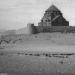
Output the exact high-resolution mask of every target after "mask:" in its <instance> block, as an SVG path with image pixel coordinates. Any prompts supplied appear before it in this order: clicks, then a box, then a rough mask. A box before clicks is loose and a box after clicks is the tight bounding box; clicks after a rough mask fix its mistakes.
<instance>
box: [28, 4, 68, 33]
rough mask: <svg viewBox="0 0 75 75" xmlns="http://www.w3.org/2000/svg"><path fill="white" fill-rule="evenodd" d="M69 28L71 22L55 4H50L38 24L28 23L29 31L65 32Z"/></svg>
mask: <svg viewBox="0 0 75 75" xmlns="http://www.w3.org/2000/svg"><path fill="white" fill-rule="evenodd" d="M66 28H69V22H68V21H67V20H66V19H65V18H64V17H63V14H62V13H61V11H60V10H59V9H58V8H57V7H56V6H55V5H52V6H50V7H49V8H48V9H47V10H46V11H45V13H44V16H43V17H42V19H41V21H40V22H39V23H38V26H34V24H28V25H27V29H28V33H30V34H34V33H41V32H61V31H62V32H64V30H66Z"/></svg>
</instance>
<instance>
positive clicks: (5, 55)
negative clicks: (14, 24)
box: [0, 33, 75, 75]
mask: <svg viewBox="0 0 75 75" xmlns="http://www.w3.org/2000/svg"><path fill="white" fill-rule="evenodd" d="M17 39H22V40H19V41H16V42H15V43H13V41H14V40H17ZM14 40H12V41H11V42H10V43H9V44H5V43H3V44H1V45H0V73H5V74H7V75H53V74H54V75H74V74H75V45H74V44H75V34H59V33H56V34H54V33H53V34H38V35H31V36H30V37H29V36H28V37H27V38H26V36H25V37H24V36H23V37H22V36H20V37H18V38H15V39H14Z"/></svg>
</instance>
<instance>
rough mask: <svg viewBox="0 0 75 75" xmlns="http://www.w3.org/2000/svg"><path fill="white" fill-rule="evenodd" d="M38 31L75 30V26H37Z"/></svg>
mask: <svg viewBox="0 0 75 75" xmlns="http://www.w3.org/2000/svg"><path fill="white" fill-rule="evenodd" d="M35 28H36V31H37V33H47V32H48V33H51V32H62V33H63V32H75V26H47V27H41V26H35Z"/></svg>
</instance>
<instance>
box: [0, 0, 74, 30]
mask: <svg viewBox="0 0 75 75" xmlns="http://www.w3.org/2000/svg"><path fill="white" fill-rule="evenodd" d="M52 4H54V5H55V6H56V7H58V9H60V10H61V12H62V13H63V16H64V17H65V18H66V20H68V21H69V23H70V26H75V0H0V29H19V28H23V27H26V26H27V23H34V24H35V25H38V22H40V20H41V18H42V17H43V15H44V13H45V10H46V9H47V8H49V7H50V6H51V5H52Z"/></svg>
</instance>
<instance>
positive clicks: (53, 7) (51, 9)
mask: <svg viewBox="0 0 75 75" xmlns="http://www.w3.org/2000/svg"><path fill="white" fill-rule="evenodd" d="M51 11H60V10H59V9H58V8H57V7H56V6H55V5H52V6H50V7H49V8H48V9H47V10H46V12H51Z"/></svg>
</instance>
